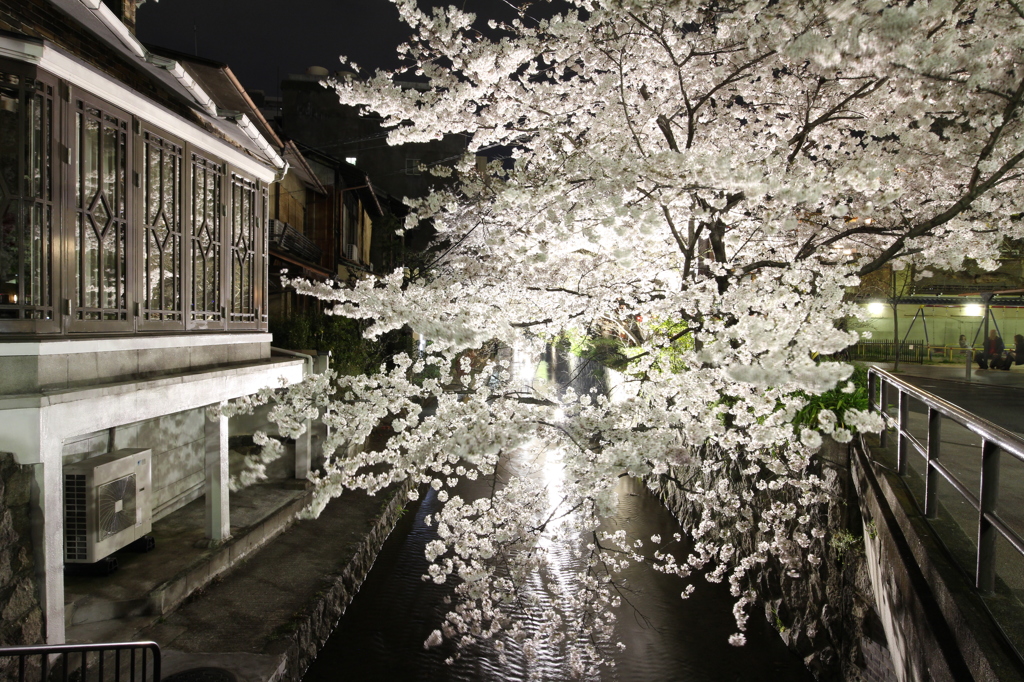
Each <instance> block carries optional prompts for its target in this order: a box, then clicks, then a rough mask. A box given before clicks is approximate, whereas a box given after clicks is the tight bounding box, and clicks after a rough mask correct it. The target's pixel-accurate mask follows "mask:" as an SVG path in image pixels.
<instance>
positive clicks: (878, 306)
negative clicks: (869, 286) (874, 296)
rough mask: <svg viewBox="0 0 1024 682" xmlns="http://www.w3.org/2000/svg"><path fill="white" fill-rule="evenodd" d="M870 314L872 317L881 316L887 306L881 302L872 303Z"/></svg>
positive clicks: (869, 308)
mask: <svg viewBox="0 0 1024 682" xmlns="http://www.w3.org/2000/svg"><path fill="white" fill-rule="evenodd" d="M868 312H869V313H871V314H872V315H881V314H882V313H884V312H885V304H884V303H882V302H881V301H872V302H871V303H868Z"/></svg>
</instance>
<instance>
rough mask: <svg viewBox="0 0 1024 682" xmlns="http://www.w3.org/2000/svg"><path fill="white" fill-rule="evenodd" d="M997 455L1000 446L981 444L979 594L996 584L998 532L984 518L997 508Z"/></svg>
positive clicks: (988, 443)
mask: <svg viewBox="0 0 1024 682" xmlns="http://www.w3.org/2000/svg"><path fill="white" fill-rule="evenodd" d="M999 455H1000V448H999V446H998V445H997V444H995V443H993V442H992V441H990V440H988V439H985V440H984V441H983V442H982V445H981V495H980V497H979V506H980V507H981V509H979V510H978V566H977V573H976V576H975V579H976V581H977V582H976V583H975V584H976V586H977V588H978V590H980V591H981V592H982V593H986V594H988V593H991V592H992V590H993V589H994V588H995V584H996V538H998V536H999V531H997V530H996V529H995V528H994V527H993V526H992V524H991V523H990V522H989V520H988V519H987V518H985V515H986V514H991V513H993V512H995V510H996V504H997V503H998V501H999Z"/></svg>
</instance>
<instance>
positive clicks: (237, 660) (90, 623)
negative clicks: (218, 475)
mask: <svg viewBox="0 0 1024 682" xmlns="http://www.w3.org/2000/svg"><path fill="white" fill-rule="evenodd" d="M375 436H377V437H379V436H378V435H377V434H375ZM287 468H288V467H284V469H287ZM310 494H311V484H308V483H306V482H304V481H295V480H291V481H287V480H282V479H277V480H272V481H269V482H267V483H265V484H261V485H256V486H252V487H250V488H247V489H245V490H242V491H239V492H235V493H232V495H231V519H232V527H231V532H232V537H231V538H230V539H229V540H228V541H227V542H225V543H224V544H223V545H221V546H219V547H207V546H205V545H204V543H203V531H202V528H203V524H202V518H203V513H204V512H203V508H204V501H203V499H202V498H200V499H198V500H196V501H194V502H193V503H191V504H190V505H188V506H186V507H185V508H183V509H181V510H179V511H177V512H174V513H173V514H171V515H170V516H168V517H166V518H164V519H162V520H161V521H159V522H157V523H155V524H154V526H153V532H152V535H153V536H154V538H155V539H156V543H157V545H156V549H155V550H153V551H152V552H149V553H147V554H134V555H133V554H131V553H128V552H124V551H122V552H119V553H118V561H119V564H120V567H119V570H118V571H116V572H115V573H114V574H113V575H111V576H108V577H95V576H92V577H89V576H71V575H68V576H66V577H65V584H66V588H67V597H68V598H67V607H66V610H67V623H68V626H69V627H68V631H67V632H68V634H67V638H68V641H69V642H122V641H140V640H152V641H155V642H156V643H157V644H159V645H160V648H161V652H162V663H163V669H162V673H163V676H164V677H167V676H170V675H173V674H175V673H178V672H184V671H187V670H192V669H195V668H219V669H222V670H226V671H229V672H230V673H232V674H233V675H234V677H235V679H236V680H237V682H278V681H293V680H294V681H297V680H299V679H300V678H301V676H302V673H303V672H304V671H305V669H306V667H308V665H309V663H310V662H311V661H312V660H313V658H315V657H316V654H317V652H318V651H319V648H320V647H321V646H322V644H323V642H324V641H326V639H327V637H328V635H329V634H330V632H331V630H333V628H334V625H335V624H336V623H337V621H338V619H339V618H340V617H341V615H342V614H343V613H344V611H345V608H346V607H347V605H348V604H349V602H350V601H351V599H352V597H353V596H354V595H355V593H356V592H357V591H358V589H359V586H360V585H361V584H362V581H363V579H364V578H365V576H366V574H367V573H368V572H369V569H370V567H371V566H372V565H373V561H374V559H375V558H376V556H377V553H378V552H379V550H380V547H381V546H382V545H383V543H384V540H385V539H386V538H387V536H388V534H389V533H390V532H391V529H392V528H394V526H395V523H396V522H397V520H398V518H399V517H400V516H401V514H402V513H403V511H404V505H405V503H406V500H407V495H406V489H405V488H400V489H392V490H390V491H385V492H384V493H381V494H378V495H377V496H374V497H370V496H367V495H365V494H363V493H353V492H346V493H345V494H343V495H342V496H341V497H339V498H337V499H335V500H333V501H331V502H330V503H329V504H328V505H327V507H326V509H325V510H324V511H323V513H322V514H321V515H320V517H319V518H318V519H315V520H306V519H298V520H296V519H295V514H296V512H297V511H299V510H300V509H302V508H304V506H305V505H306V504H308V502H309V500H310V499H311V498H310ZM282 529H283V530H282ZM185 595H187V596H185Z"/></svg>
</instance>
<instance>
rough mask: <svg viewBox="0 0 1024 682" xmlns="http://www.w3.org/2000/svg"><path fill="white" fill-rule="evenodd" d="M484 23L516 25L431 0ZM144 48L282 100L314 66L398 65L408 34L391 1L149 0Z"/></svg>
mask: <svg viewBox="0 0 1024 682" xmlns="http://www.w3.org/2000/svg"><path fill="white" fill-rule="evenodd" d="M429 4H434V5H437V6H446V5H450V4H454V5H456V6H458V7H464V8H465V9H466V10H467V11H470V12H475V13H476V14H477V15H478V16H487V17H494V18H496V19H506V18H509V19H510V18H512V16H514V14H513V13H512V12H511V10H510V8H509V6H508V4H507V3H506V2H505V1H504V0H447V1H444V0H426V1H421V6H425V5H427V6H429ZM137 20H138V36H139V38H140V39H141V40H142V42H144V43H147V44H152V45H159V46H161V47H166V48H169V49H172V50H177V51H179V52H183V53H187V54H195V53H196V45H197V44H198V54H199V56H201V57H206V58H207V59H212V60H216V61H219V62H225V63H227V64H228V65H229V66H230V67H231V69H232V71H234V72H235V75H237V76H238V79H239V80H240V81H241V82H242V85H244V86H245V87H246V88H248V89H251V90H264V91H266V92H267V94H277V93H278V87H277V85H278V83H279V80H280V79H279V77H280V78H283V77H285V76H287V75H288V74H290V73H304V72H305V70H306V67H308V66H313V65H316V66H323V67H326V68H327V69H328V70H330V71H336V70H338V69H339V68H340V63H339V62H338V56H339V55H342V54H344V55H346V56H347V57H349V58H350V59H352V60H354V61H355V62H356V63H357V64H358V65H359V66H360V68H361V69H363V70H364V71H372V70H374V69H376V68H394V67H395V66H397V65H398V62H397V59H396V56H395V47H396V46H397V45H398V44H399V43H400V42H402V40H403V39H404V38H405V37H406V36H407V35H408V29H407V28H406V27H405V26H404V25H403V24H402V23H401V22H399V20H398V11H397V10H396V9H395V8H394V6H392V4H391V3H390V2H388V0H161V1H160V2H155V1H154V0H149V1H148V2H146V3H145V4H144V5H143V6H142V7H140V8H139V11H138V17H137Z"/></svg>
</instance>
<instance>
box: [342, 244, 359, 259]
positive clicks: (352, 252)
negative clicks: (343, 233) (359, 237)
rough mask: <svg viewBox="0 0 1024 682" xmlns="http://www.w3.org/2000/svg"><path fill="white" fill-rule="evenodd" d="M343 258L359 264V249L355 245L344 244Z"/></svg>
mask: <svg viewBox="0 0 1024 682" xmlns="http://www.w3.org/2000/svg"><path fill="white" fill-rule="evenodd" d="M345 258H348V259H349V260H354V261H355V262H357V263H358V262H359V247H358V246H356V245H355V244H345Z"/></svg>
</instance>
